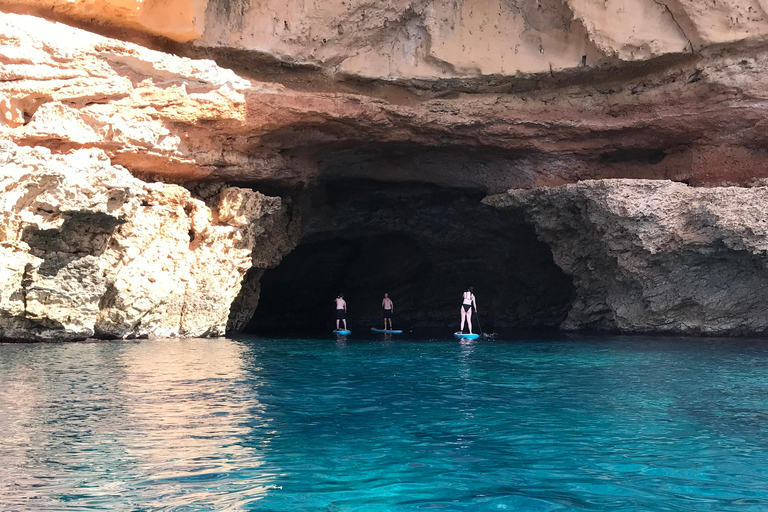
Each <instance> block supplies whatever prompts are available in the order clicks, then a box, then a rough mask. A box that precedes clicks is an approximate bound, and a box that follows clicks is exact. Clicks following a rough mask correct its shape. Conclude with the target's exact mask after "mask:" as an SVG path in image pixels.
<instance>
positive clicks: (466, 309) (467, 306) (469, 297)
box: [459, 286, 477, 334]
mask: <svg viewBox="0 0 768 512" xmlns="http://www.w3.org/2000/svg"><path fill="white" fill-rule="evenodd" d="M472 308H475V311H477V302H475V294H474V288H472V287H471V286H470V287H469V288H467V291H465V292H464V295H463V302H462V303H461V329H460V330H459V332H462V333H463V332H464V321H466V322H467V328H468V329H469V334H472Z"/></svg>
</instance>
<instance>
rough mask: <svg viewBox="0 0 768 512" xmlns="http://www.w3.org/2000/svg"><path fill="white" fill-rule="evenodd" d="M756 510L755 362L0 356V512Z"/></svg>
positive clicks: (762, 476) (222, 347) (552, 351)
mask: <svg viewBox="0 0 768 512" xmlns="http://www.w3.org/2000/svg"><path fill="white" fill-rule="evenodd" d="M432 509H440V510H464V511H467V510H472V511H475V510H477V511H484V510H494V511H496V510H536V511H545V510H622V511H635V510H648V511H656V510H658V511H661V510H664V511H670V510H681V511H691V510H712V511H715V510H717V511H724V510H738V511H751V510H755V511H757V510H760V511H764V510H768V343H767V342H762V341H754V340H753V341H744V340H742V341H738V340H686V339H659V338H573V339H562V340H557V341H552V340H523V341H517V342H511V341H507V342H505V341H478V342H469V343H463V344H462V343H458V342H454V341H401V340H395V341H384V340H383V339H375V338H372V339H368V340H361V341H355V340H349V341H343V340H339V341H337V340H333V339H327V340H270V339H256V338H253V339H247V338H243V339H214V340H201V339H187V340H166V341H140V342H106V343H75V344H39V345H28V344H24V345H0V510H56V511H61V510H118V511H123V510H124V511H144V510H148V511H149V510H177V511H182V510H184V511H193V510H194V511H201V510H263V511H301V510H306V511H315V510H320V511H391V510H394V511H405V510H414V511H422V510H432Z"/></svg>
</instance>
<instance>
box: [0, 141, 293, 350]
mask: <svg viewBox="0 0 768 512" xmlns="http://www.w3.org/2000/svg"><path fill="white" fill-rule="evenodd" d="M0 164H1V165H2V167H0V193H1V194H2V195H0V204H2V209H1V211H2V213H0V218H1V219H2V222H1V223H0V225H1V226H2V228H0V283H2V292H1V293H0V338H7V339H27V340H30V339H31V340H55V341H66V340H76V339H84V338H88V337H92V336H96V337H101V338H105V337H106V338H126V337H140V336H149V335H151V336H210V335H221V334H223V333H224V332H225V329H226V326H227V322H228V320H229V314H230V304H231V303H232V302H233V300H234V299H235V298H236V297H237V296H238V294H239V293H240V291H241V282H242V279H243V277H244V275H245V273H246V272H247V271H248V270H249V269H252V268H256V269H265V268H267V267H269V266H272V265H274V264H276V263H277V261H279V259H280V257H281V256H282V255H283V253H284V252H287V251H288V250H289V249H290V248H291V242H290V241H289V240H288V238H287V237H286V233H287V232H288V229H287V223H288V219H287V217H286V213H285V208H284V206H283V204H282V202H281V200H280V198H275V197H267V196H264V195H262V194H259V193H258V192H254V191H251V190H247V189H240V188H232V187H230V188H221V190H220V191H215V192H216V193H214V194H211V195H210V197H209V198H208V200H207V201H203V200H201V199H198V198H195V197H192V195H191V194H190V192H189V191H188V190H186V189H184V188H182V187H179V186H177V185H166V184H162V183H147V182H143V181H141V180H139V179H137V178H134V177H133V176H131V175H130V173H129V172H128V171H127V170H125V169H124V168H121V167H119V166H113V165H111V164H110V162H109V159H108V158H107V156H106V155H105V154H104V152H103V151H101V150H98V149H90V150H89V149H81V150H78V151H75V152H72V153H69V154H67V155H54V154H52V153H51V152H50V150H48V149H45V148H25V147H18V146H16V145H15V144H13V143H10V142H7V141H6V142H2V143H0ZM209 192H212V191H209Z"/></svg>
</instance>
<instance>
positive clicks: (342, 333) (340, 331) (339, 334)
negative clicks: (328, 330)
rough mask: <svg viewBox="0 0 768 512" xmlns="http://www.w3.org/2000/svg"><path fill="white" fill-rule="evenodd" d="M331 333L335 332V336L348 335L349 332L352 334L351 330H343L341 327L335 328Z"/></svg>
mask: <svg viewBox="0 0 768 512" xmlns="http://www.w3.org/2000/svg"><path fill="white" fill-rule="evenodd" d="M333 334H335V335H337V336H349V335H350V334H352V331H345V330H343V329H336V330H335V331H333Z"/></svg>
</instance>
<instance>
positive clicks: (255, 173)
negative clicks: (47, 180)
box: [0, 14, 768, 192]
mask: <svg viewBox="0 0 768 512" xmlns="http://www.w3.org/2000/svg"><path fill="white" fill-rule="evenodd" d="M0 59H1V60H2V63H0V78H2V79H3V81H2V82H0V136H1V137H2V138H7V139H10V140H13V141H15V142H16V143H17V144H19V145H30V146H45V147H48V148H49V149H51V150H52V151H54V152H65V151H69V150H71V149H78V148H91V147H98V148H100V149H102V150H103V151H104V152H105V153H106V154H107V156H109V158H110V159H111V161H112V162H113V163H115V164H117V165H122V166H124V167H126V168H127V169H128V170H129V171H131V173H133V174H134V175H136V176H140V177H146V178H153V179H154V178H162V179H163V180H166V181H183V180H202V179H207V180H225V181H228V182H230V183H235V182H237V183H241V184H249V185H253V184H258V183H263V182H268V183H270V184H273V185H279V186H282V187H295V186H297V185H299V186H306V185H310V184H312V183H313V182H315V181H317V180H318V179H319V178H344V177H349V176H352V177H365V178H370V179H380V180H386V181H420V182H429V183H435V184H439V185H446V186H455V187H462V188H475V189H480V190H484V191H489V192H503V191H504V190H508V189H510V188H533V187H537V186H551V185H559V184H562V183H569V182H574V181H576V180H579V179H599V178H614V177H621V178H647V179H655V178H662V179H674V180H679V181H685V182H688V183H690V184H696V185H701V184H706V185H712V184H722V183H724V182H728V183H740V184H748V183H750V182H751V181H752V180H753V179H755V178H764V177H768V157H767V156H766V154H765V152H764V151H762V149H761V148H762V147H764V146H765V145H766V144H768V135H766V132H765V130H764V129H762V126H763V124H764V121H765V114H764V113H765V111H766V108H767V107H768V97H767V96H766V93H765V91H766V90H768V89H767V88H768V78H766V77H768V73H767V72H766V71H768V53H766V51H765V49H761V48H757V49H754V50H750V51H748V52H747V51H742V50H739V51H735V50H734V51H733V52H721V53H717V52H715V53H712V52H710V53H706V52H704V51H702V52H701V53H699V54H696V55H694V56H688V57H686V58H685V60H682V61H672V62H671V63H669V64H665V65H662V64H658V63H657V64H655V65H654V66H651V67H648V68H647V70H645V71H642V72H641V71H638V70H637V69H635V70H632V71H631V73H630V72H627V74H624V73H621V72H617V73H616V74H609V75H605V74H603V75H600V74H599V73H598V72H597V71H595V72H592V71H591V70H589V69H584V70H583V72H580V73H579V74H578V75H574V76H572V77H571V79H572V80H574V81H575V82H574V83H573V84H571V83H570V82H569V80H570V79H569V80H564V81H560V79H558V78H557V77H556V76H555V77H549V78H548V79H544V78H537V79H535V80H530V81H528V82H526V81H524V80H523V81H520V82H504V81H501V82H498V83H497V84H495V85H494V84H492V83H490V82H487V83H475V82H461V81H459V82H452V81H450V80H446V81H443V82H440V83H435V85H434V87H435V88H436V90H432V89H429V91H428V92H425V93H424V95H423V96H422V95H418V94H416V93H415V92H414V90H413V89H412V88H409V87H410V86H409V87H405V88H395V89H391V88H390V89H383V90H382V91H383V92H377V91H378V89H375V88H374V89H370V88H369V89H366V88H364V87H362V86H360V87H358V88H357V89H355V88H354V87H352V86H349V85H345V84H342V83H338V82H328V81H327V77H326V78H325V79H323V80H325V82H322V84H321V85H322V88H323V90H319V91H317V90H316V91H308V90H295V89H291V88H290V87H287V86H284V85H281V84H277V83H271V82H262V81H255V80H249V79H245V78H242V77H241V76H238V75H236V74H235V73H234V72H232V71H231V70H228V69H224V68H222V67H220V66H218V65H216V64H215V63H214V62H212V61H208V60H193V59H188V58H182V57H178V56H175V55H170V54H167V53H162V52H158V51H153V50H148V49H146V48H143V47H141V46H138V45H135V44H131V43H125V42H123V41H118V40H116V39H109V38H106V37H102V36H98V35H96V34H93V33H89V32H85V31H83V30H79V29H75V28H71V27H68V26H64V25H62V24H57V23H51V22H48V21H45V20H42V19H39V18H34V17H31V16H20V15H14V14H5V15H2V16H0ZM240 64H242V62H241V63H240ZM256 67H257V68H258V66H256ZM252 68H253V66H252V67H251V68H249V69H252ZM643 69H645V68H643ZM316 78H317V76H315V75H310V76H309V77H308V78H306V80H305V83H304V85H307V84H309V83H311V82H312V80H314V79H316ZM317 79H318V80H319V78H317ZM398 87H399V86H398ZM414 87H415V86H414ZM430 87H431V86H430ZM350 88H351V89H353V90H354V91H356V92H354V93H353V92H343V93H342V92H338V91H337V90H336V89H345V90H348V89H350ZM364 92H365V93H366V94H363V93H364ZM464 92H466V94H464ZM441 94H445V95H446V96H447V97H444V98H443V97H438V96H439V95H441Z"/></svg>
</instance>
